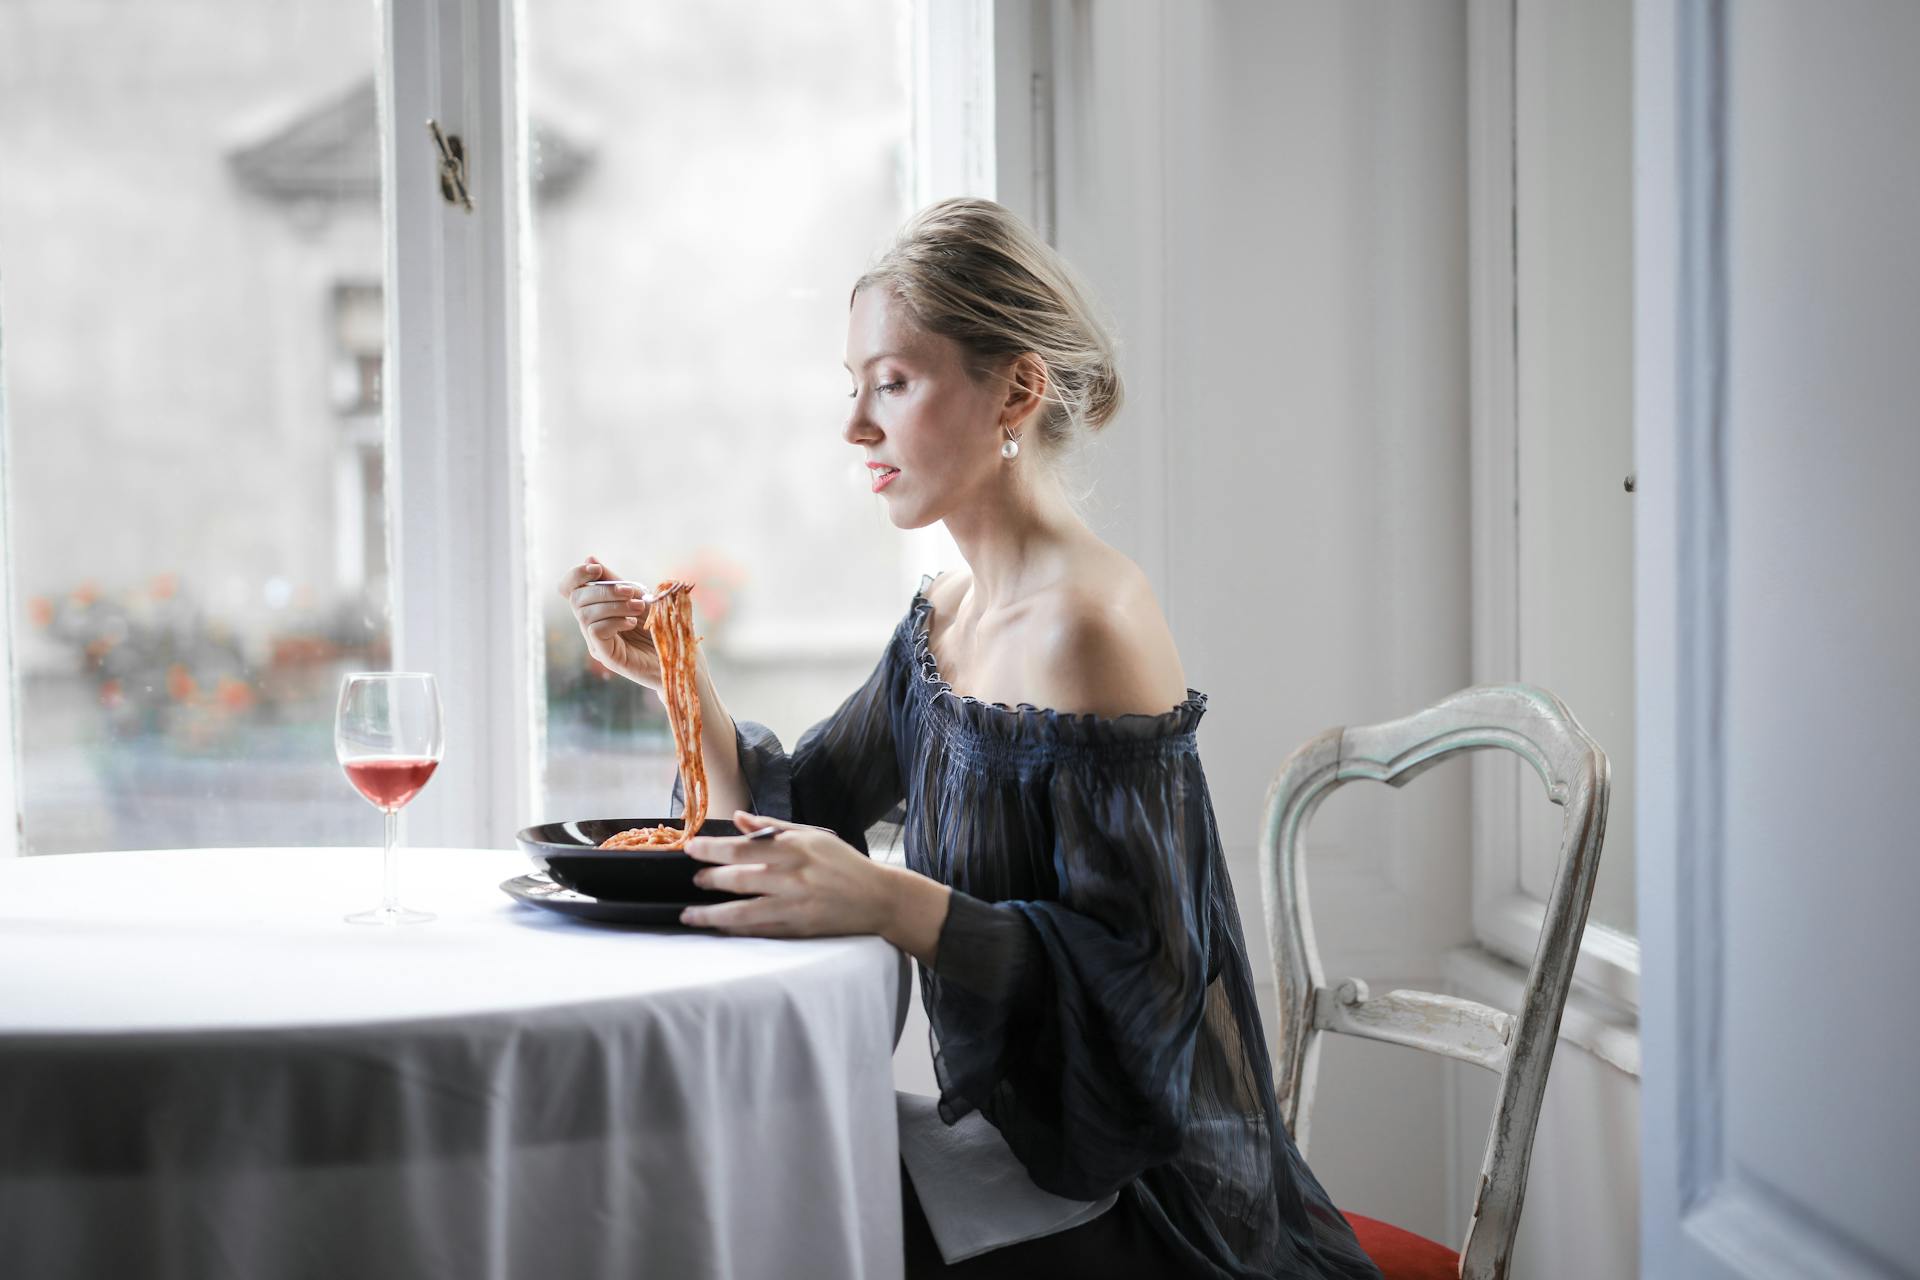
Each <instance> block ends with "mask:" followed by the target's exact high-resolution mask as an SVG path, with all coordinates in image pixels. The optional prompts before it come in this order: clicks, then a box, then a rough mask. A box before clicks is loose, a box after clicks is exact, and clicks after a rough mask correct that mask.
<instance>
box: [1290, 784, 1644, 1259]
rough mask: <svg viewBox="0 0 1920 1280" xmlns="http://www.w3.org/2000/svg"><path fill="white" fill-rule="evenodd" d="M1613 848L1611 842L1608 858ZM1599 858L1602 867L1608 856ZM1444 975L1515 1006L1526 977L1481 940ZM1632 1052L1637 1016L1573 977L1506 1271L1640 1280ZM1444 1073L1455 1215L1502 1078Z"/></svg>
mask: <svg viewBox="0 0 1920 1280" xmlns="http://www.w3.org/2000/svg"><path fill="white" fill-rule="evenodd" d="M1615 814H1616V816H1617V817H1618V818H1619V819H1620V820H1619V821H1616V822H1614V823H1611V824H1610V825H1609V828H1608V831H1607V842H1608V844H1609V846H1611V844H1612V842H1613V836H1614V833H1615V832H1616V831H1617V830H1618V829H1619V827H1620V826H1621V824H1622V822H1624V821H1625V815H1624V814H1620V813H1619V811H1618V810H1617V809H1616V810H1615ZM1612 856H1613V851H1612V849H1611V848H1609V849H1608V850H1607V855H1606V857H1612ZM1600 864H1601V866H1602V867H1603V868H1604V867H1605V866H1606V858H1602V859H1601V863H1600ZM1588 927H1589V928H1591V927H1592V924H1591V921H1589V924H1588ZM1446 979H1447V982H1446V986H1447V990H1449V991H1451V992H1453V993H1454V994H1455V995H1458V996H1462V997H1464V998H1466V999H1469V1000H1476V1001H1480V1002H1482V1003H1486V1004H1491V1005H1493V1006H1495V1007H1497V1008H1517V1007H1518V1006H1519V1004H1520V1000H1521V997H1522V994H1523V992H1524V991H1525V989H1526V980H1527V973H1526V970H1525V969H1523V968H1521V967H1520V966H1518V965H1515V964H1512V963H1510V962H1508V961H1506V960H1503V959H1501V958H1499V957H1498V956H1494V955H1491V954H1489V953H1488V952H1487V951H1485V950H1483V949H1482V948H1480V947H1461V948H1459V949H1458V950H1456V951H1454V952H1452V953H1450V954H1449V955H1448V956H1447V969H1446ZM1336 1043H1338V1042H1336ZM1639 1055H1640V1035H1639V1024H1638V1022H1637V1020H1636V1019H1635V1018H1634V1016H1633V1015H1632V1014H1630V1013H1624V1012H1622V1011H1620V1010H1618V1009H1615V1008H1613V1007H1612V1006H1610V1005H1607V1004H1605V1003H1604V1002H1602V1001H1599V1000H1597V999H1595V998H1594V997H1592V996H1589V995H1587V994H1586V993H1584V992H1583V991H1582V990H1581V989H1580V985H1579V983H1577V982H1576V983H1575V984H1574V988H1573V990H1572V991H1571V992H1569V993H1568V995H1567V1007H1566V1011H1565V1013H1564V1014H1563V1015H1562V1016H1561V1019H1560V1048H1559V1050H1558V1051H1557V1052H1556V1053H1555V1054H1554V1056H1553V1072H1552V1074H1551V1075H1549V1076H1548V1077H1547V1092H1546V1096H1545V1097H1544V1098H1543V1099H1542V1100H1541V1106H1540V1123H1539V1125H1538V1127H1537V1128H1535V1130H1534V1135H1533V1159H1532V1161H1531V1162H1530V1163H1529V1164H1528V1166H1527V1211H1526V1213H1524V1214H1523V1215H1521V1218H1520V1228H1519V1230H1518V1231H1517V1232H1515V1233H1514V1237H1513V1253H1512V1254H1511V1255H1510V1261H1509V1266H1508V1271H1509V1273H1510V1274H1512V1275H1514V1276H1521V1277H1525V1276H1547V1277H1552V1280H1636V1277H1638V1276H1639V1274H1640V1212H1639V1209H1640V1206H1639V1197H1640V1179H1639V1178H1638V1176H1637V1170H1638V1168H1639V1163H1640V1124H1639V1120H1640V1081H1639V1077H1638V1074H1637V1073H1638V1071H1639ZM1446 1070H1447V1077H1448V1079H1447V1097H1446V1108H1447V1111H1448V1114H1449V1117H1450V1124H1449V1129H1448V1137H1449V1139H1450V1145H1451V1156H1450V1161H1451V1171H1452V1173H1453V1177H1452V1178H1451V1179H1449V1183H1450V1186H1451V1188H1452V1191H1451V1198H1450V1199H1449V1201H1448V1206H1447V1211H1448V1215H1449V1219H1450V1220H1451V1221H1453V1222H1456V1223H1457V1222H1464V1221H1465V1220H1466V1219H1467V1217H1468V1216H1469V1215H1470V1214H1471V1213H1472V1211H1473V1192H1474V1189H1475V1187H1476V1186H1477V1185H1478V1184H1479V1181H1480V1159H1481V1155H1482V1153H1483V1152H1484V1151H1485V1149H1486V1137H1487V1117H1489V1116H1491V1115H1492V1114H1493V1111H1494V1108H1495V1107H1496V1106H1497V1105H1498V1103H1499V1087H1500V1080H1499V1078H1498V1077H1497V1076H1494V1075H1492V1074H1491V1073H1489V1072H1486V1071H1476V1070H1473V1069H1472V1068H1470V1067H1467V1066H1465V1065H1456V1064H1454V1063H1448V1064H1447V1068H1446ZM1325 1072H1326V1069H1325V1068H1323V1070H1322V1074H1325ZM1317 1109H1318V1107H1317V1104H1316V1110H1317Z"/></svg>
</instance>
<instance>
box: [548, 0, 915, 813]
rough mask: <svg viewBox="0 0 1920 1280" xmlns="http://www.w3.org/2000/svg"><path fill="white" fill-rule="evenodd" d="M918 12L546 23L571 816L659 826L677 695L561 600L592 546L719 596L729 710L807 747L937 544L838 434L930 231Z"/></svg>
mask: <svg viewBox="0 0 1920 1280" xmlns="http://www.w3.org/2000/svg"><path fill="white" fill-rule="evenodd" d="M908 20H909V6H908V4H907V3H906V0H845V2H843V3H837V4H833V5H793V4H787V3H783V2H781V0H757V2H753V3H725V4H702V5H688V4H672V3H654V4H634V5H626V6H618V7H615V8H608V7H606V6H604V5H598V4H592V5H590V4H586V3H582V2H580V0H561V2H557V3H552V4H541V5H538V6H535V7H533V8H530V9H529V10H528V11H527V21H528V23H529V27H530V29H529V31H528V32H527V41H526V45H527V48H528V50H529V55H528V56H529V66H530V77H529V80H530V91H529V92H530V96H529V99H528V114H529V117H530V122H531V129H532V133H533V138H534V154H533V156H532V163H533V165H534V166H535V167H534V171H533V175H532V177H533V181H534V187H533V193H534V194H533V200H534V244H535V256H536V259H537V262H538V283H537V286H536V287H535V288H534V289H533V290H532V293H533V296H534V297H535V298H536V299H537V302H536V305H537V307H538V316H537V325H538V334H539V337H538V347H539V357H538V360H539V365H538V369H537V376H536V377H535V378H534V379H533V383H534V385H535V386H536V387H537V388H538V390H537V411H536V412H537V415H538V427H537V434H536V436H535V439H536V441H537V444H536V449H535V459H534V463H533V466H532V471H531V477H532V478H531V493H530V501H529V513H530V526H531V532H530V536H531V538H532V539H533V547H532V556H531V563H532V565H533V577H534V579H535V582H534V588H535V590H536V593H537V594H536V599H535V607H536V609H537V611H538V612H539V614H540V615H541V616H542V617H543V619H544V622H545V637H546V644H545V651H546V661H547V671H546V697H547V708H546V709H547V721H546V723H547V737H546V744H545V753H544V759H543V761H542V767H543V776H544V780H545V793H544V796H545V800H544V807H545V813H544V814H543V816H545V817H549V818H560V817H579V816H583V815H587V814H603V815H607V816H615V815H614V814H613V813H612V810H615V809H617V810H619V814H618V816H651V815H654V814H658V813H662V812H664V809H663V808H662V806H663V804H664V802H665V799H666V793H667V788H668V785H669V783H670V781H671V779H672V776H673V764H672V759H671V756H672V747H671V739H670V737H669V735H668V730H667V726H666V720H665V714H664V711H663V710H662V708H661V706H660V703H659V701H658V700H657V699H656V698H655V697H654V696H653V695H652V694H650V693H646V692H645V691H643V690H641V689H640V688H638V687H637V686H635V685H632V684H630V683H629V682H627V681H625V680H624V679H622V678H619V677H611V678H609V677H608V676H607V675H606V673H604V672H601V671H597V670H595V669H594V664H592V663H591V662H590V660H589V659H588V656H587V652H586V646H585V644H584V643H583V641H582V640H581V638H580V634H579V630H578V628H577V626H576V625H575V623H574V622H573V619H572V615H571V613H570V612H569V611H568V609H567V608H566V606H565V603H564V601H562V600H561V598H560V596H559V594H558V593H557V591H556V590H555V587H556V584H557V583H558V582H559V579H560V576H561V575H562V573H563V572H564V571H565V570H566V569H567V568H568V567H569V566H571V565H573V564H577V563H578V562H579V561H580V560H581V559H582V558H583V557H584V556H586V555H587V554H593V555H597V556H598V557H600V559H602V560H603V561H605V562H606V563H607V564H609V565H610V566H612V568H613V569H614V570H615V571H616V572H617V573H619V574H620V575H622V576H624V577H627V578H633V579H639V580H646V581H660V580H663V579H666V578H670V577H679V578H687V579H691V580H693V581H694V582H696V583H698V584H699V585H698V588H697V589H696V593H695V597H694V605H695V613H696V617H697V619H698V629H699V631H700V633H701V634H702V635H703V636H704V645H703V647H704V652H705V653H706V655H707V660H708V663H709V665H710V667H711V668H712V670H713V673H714V679H715V683H716V684H717V685H718V687H719V688H720V690H721V693H722V696H723V697H724V698H725V699H726V702H727V705H728V707H729V709H730V710H731V711H732V712H733V713H734V714H735V715H736V716H739V717H741V718H746V719H754V720H758V721H761V722H763V723H765V724H768V725H770V726H771V727H773V728H774V729H775V731H776V732H778V733H779V734H780V735H781V737H782V738H783V739H784V740H785V741H786V742H787V743H788V745H789V746H791V745H792V744H793V743H794V741H795V739H796V738H797V737H798V735H799V733H800V732H801V731H802V730H803V729H805V728H806V727H807V726H808V725H809V724H811V723H813V722H814V721H815V720H818V719H820V718H821V717H823V716H825V715H826V714H828V713H829V712H831V711H832V710H833V708H834V707H835V706H837V705H838V703H839V702H840V700H841V699H843V698H844V697H845V696H846V695H847V694H848V693H850V692H851V691H852V690H853V689H854V688H855V687H856V686H857V685H858V684H859V682H860V681H861V680H862V679H863V678H864V677H865V676H866V674H867V673H868V672H869V671H870V670H871V669H872V667H873V664H874V663H875V661H877V660H878V658H879V655H880V652H881V649H882V647H883V646H884V644H885V642H886V639H887V636H888V635H889V633H890V632H891V630H892V628H893V626H894V624H895V623H896V622H897V621H898V620H899V618H900V617H901V615H902V614H904V613H905V611H906V605H907V600H908V597H909V595H910V594H911V591H912V582H911V580H910V572H909V563H910V559H911V556H912V554H913V553H912V548H913V547H914V545H915V544H914V543H913V541H912V540H910V539H909V538H908V537H907V536H905V535H902V534H901V533H900V532H899V531H897V530H895V529H894V528H893V526H892V524H891V523H890V522H889V521H888V518H887V515H886V512H885V510H884V508H883V507H881V506H880V505H879V504H880V503H882V502H883V501H884V499H883V498H880V497H878V496H876V495H873V494H872V493H871V489H870V484H869V481H868V478H867V476H866V473H865V471H864V470H863V468H862V457H863V455H862V452H861V450H859V449H857V448H856V447H854V446H852V445H849V444H848V443H847V442H846V441H845V440H843V439H842V438H841V435H840V433H841V430H842V428H843V425H844V419H845V411H846V398H845V397H846V393H847V390H848V387H849V385H850V384H849V381H848V377H847V374H846V373H845V371H844V370H843V369H842V368H841V360H842V358H843V356H844V354H845V343H846V316H847V301H848V291H849V290H850V289H851V287H852V284H853V281H854V280H855V279H856V278H857V277H858V275H859V274H860V272H861V271H862V270H863V269H864V268H865V267H866V266H867V265H868V263H869V262H870V261H871V259H872V258H873V257H874V255H875V254H876V253H877V252H878V251H879V250H880V249H882V248H883V247H884V246H885V245H886V243H887V242H888V240H889V239H890V238H891V236H892V234H893V233H894V231H895V230H896V229H897V228H898V227H899V225H900V223H901V221H902V220H903V219H904V218H905V216H906V214H907V212H908V200H909V198H910V193H911V176H912V175H911V172H910V164H909V162H910V160H911V152H910V146H911V124H912V120H911V117H912V104H911V96H910V88H911V82H910V78H909V65H910V60H909V57H908V48H909V45H908V25H907V24H908Z"/></svg>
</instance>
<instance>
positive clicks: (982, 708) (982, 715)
mask: <svg viewBox="0 0 1920 1280" xmlns="http://www.w3.org/2000/svg"><path fill="white" fill-rule="evenodd" d="M930 581H931V579H930V578H922V579H921V584H920V588H919V589H918V590H916V591H915V592H914V593H913V604H912V606H911V607H910V608H909V609H908V611H907V618H906V656H907V658H908V660H909V665H910V667H911V670H912V675H913V681H912V683H913V686H914V688H915V690H916V691H917V692H918V693H920V694H921V695H922V696H923V697H924V698H925V700H926V704H927V705H928V706H929V707H931V708H935V709H940V710H945V711H947V712H949V713H951V716H952V720H953V722H954V723H955V724H958V725H960V726H962V727H963V728H964V729H966V730H969V731H971V735H970V736H976V737H978V738H980V739H982V740H984V741H988V742H1001V743H1008V744H1015V745H1029V746H1047V745H1057V746H1065V747H1075V746H1078V747H1086V748H1095V749H1099V748H1107V749H1111V748H1134V749H1140V748H1145V749H1149V750H1158V749H1163V748H1167V747H1180V746H1192V745H1193V742H1194V730H1195V728H1196V727H1198V725H1199V723H1200V717H1201V716H1203V715H1204V714H1206V709H1207V695H1206V694H1204V693H1202V692H1200V691H1199V690H1198V689H1194V688H1191V687H1190V688H1188V690H1187V696H1186V697H1185V698H1183V699H1182V700H1181V701H1179V702H1177V703H1175V704H1174V705H1173V706H1172V707H1169V708H1168V709H1167V710H1165V711H1156V712H1146V711H1130V712H1124V713H1122V714H1120V715H1113V716H1108V715H1101V714H1099V713H1098V712H1093V711H1056V710H1054V709H1053V708H1051V707H1036V706H1035V705H1033V704H1032V703H1031V702H1022V703H1019V704H1018V705H1014V706H1009V705H1008V704H1007V703H1004V702H987V701H983V700H982V699H980V698H976V697H974V696H972V695H971V694H966V693H961V692H959V691H958V690H956V689H955V688H954V687H953V686H952V685H951V684H949V683H948V682H947V681H946V679H945V678H944V677H942V676H941V674H940V665H939V663H938V661H937V660H936V659H935V658H934V655H933V602H932V601H931V600H929V599H927V593H926V586H927V583H928V582H930Z"/></svg>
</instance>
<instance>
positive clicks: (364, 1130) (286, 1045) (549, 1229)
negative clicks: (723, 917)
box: [0, 849, 902, 1280]
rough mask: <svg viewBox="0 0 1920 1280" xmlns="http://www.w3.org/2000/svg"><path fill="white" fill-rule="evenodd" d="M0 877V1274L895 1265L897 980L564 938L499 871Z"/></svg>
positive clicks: (673, 945) (25, 873)
mask: <svg viewBox="0 0 1920 1280" xmlns="http://www.w3.org/2000/svg"><path fill="white" fill-rule="evenodd" d="M379 860H380V854H379V851H378V850H377V849H375V850H368V849H221V850H190V851H167V852H142V853H101V854H75V855H67V856H56V857H43V858H26V859H20V860H18V861H13V862H0V1274H5V1275H8V1276H20V1277H23V1278H25V1277H32V1278H33V1280H43V1278H47V1277H63V1276H76V1277H92V1276H112V1277H115V1278H116V1280H119V1278H127V1280H132V1278H134V1277H147V1276H153V1277H179V1278H180V1280H214V1278H216V1277H225V1276H233V1277H246V1278H247V1280H265V1278H269V1277H278V1276H315V1277H321V1276H324V1277H336V1276H338V1277H347V1276H351V1277H356V1278H358V1277H370V1276H396V1277H448V1278H449V1280H454V1278H460V1280H465V1278H469V1277H471V1278H474V1280H481V1278H487V1277H519V1276H529V1277H542V1278H543V1280H544V1278H546V1277H564V1278H566V1280H588V1278H591V1277H603V1276H604V1277H616V1276H617V1277H621V1278H622V1280H630V1278H632V1277H643V1276H659V1277H671V1278H673V1280H680V1278H681V1277H701V1276H712V1277H729V1278H740V1280H747V1278H749V1277H757V1276H769V1277H771V1276H778V1277H807V1276H818V1277H822V1278H823V1280H825V1278H829V1277H830V1278H831V1280H853V1278H858V1277H888V1278H891V1277H894V1276H897V1275H899V1274H900V1271H901V1265H902V1264H901V1244H900V1194H899V1164H898V1143H897V1134H896V1129H895V1116H894V1099H893V1088H892V1077H891V1068H890V1059H891V1055H892V1050H893V1043H894V1036H895V1028H896V1022H895V1019H896V1013H897V1002H898V997H899V985H898V984H899V979H900V974H901V967H900V964H901V962H900V958H899V956H898V955H897V953H896V952H894V951H893V950H892V949H891V948H890V947H888V946H887V945H886V944H885V943H883V942H881V941H879V940H878V939H875V938H847V939H825V940H818V941H811V942H800V943H795V942H773V941H762V940H754V939H734V938H721V937H716V936H711V935H703V934H695V933H688V932H682V931H674V930H665V929H662V930H646V929H634V928H624V927H618V926H602V925H592V924H583V923H580V922H576V921H571V920H567V919H563V918H562V917H559V916H556V915H552V914H550V913H547V912H543V911H538V910H535V909H533V908H530V907H524V906H521V905H519V904H517V903H515V902H513V901H512V900H511V899H509V898H508V897H506V896H505V895H504V894H502V893H501V892H500V890H499V889H498V887H497V886H498V884H499V882H500V881H501V880H503V879H505V878H507V877H509V876H513V875H518V874H521V873H523V872H525V871H527V870H529V869H530V868H529V866H528V864H527V863H526V861H525V860H524V859H523V858H521V857H520V855H518V854H516V853H510V852H501V851H497V850H407V851H405V853H404V854H403V862H402V874H401V884H402V894H401V897H402V901H403V902H404V903H406V904H407V905H409V906H416V907H422V908H425V909H427V910H430V911H433V912H435V913H437V914H438V916H439V919H437V920H435V921H433V922H431V923H429V924H424V925H413V926H407V927H402V928H399V929H377V928H367V927H363V926H355V925H349V924H346V923H344V922H343V921H342V920H341V917H342V915H344V914H345V913H347V912H349V911H352V910H356V909H358V908H362V907H366V906H369V905H372V904H373V903H374V902H375V901H377V899H378V897H379V890H380V867H379Z"/></svg>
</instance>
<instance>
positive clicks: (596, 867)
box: [515, 818, 743, 902]
mask: <svg viewBox="0 0 1920 1280" xmlns="http://www.w3.org/2000/svg"><path fill="white" fill-rule="evenodd" d="M683 825H684V822H683V820H682V819H680V818H581V819H579V820H577V821H574V822H546V823H542V824H541V825H539V826H537V827H528V828H526V829H525V830H523V831H521V832H520V833H519V834H518V835H517V836H516V837H515V839H517V840H519V842H520V847H521V849H523V850H525V851H526V855H527V856H528V857H529V858H531V859H533V862H534V865H535V866H537V867H539V868H540V869H541V870H543V871H545V872H546V873H547V875H548V876H549V877H550V878H552V880H553V881H554V883H556V884H560V885H564V886H565V887H567V888H569V889H572V890H574V891H575V892H576V893H584V894H586V895H587V896H588V897H590V898H598V899H599V900H600V901H602V902H731V901H733V900H734V899H735V898H739V897H741V896H743V895H741V894H737V893H716V892H714V891H713V890H711V889H702V888H700V887H699V886H697V885H695V884H694V883H693V873H694V872H696V871H698V870H699V869H700V868H701V867H704V866H707V865H709V864H708V863H704V862H700V861H698V860H696V859H694V858H689V857H688V856H687V855H686V854H685V853H682V852H681V851H680V850H678V849H602V848H599V847H598V846H599V844H600V842H601V841H602V840H605V839H606V838H607V837H608V836H610V835H614V834H617V833H618V832H621V831H625V830H627V829H629V828H631V827H660V826H666V827H679V826H683ZM699 834H701V835H703V836H737V835H740V834H742V832H741V830H740V828H738V827H736V826H734V825H733V824H732V823H731V822H728V821H727V820H726V819H725V818H708V819H707V820H706V821H705V822H703V823H701V824H700V832H699Z"/></svg>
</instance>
